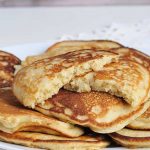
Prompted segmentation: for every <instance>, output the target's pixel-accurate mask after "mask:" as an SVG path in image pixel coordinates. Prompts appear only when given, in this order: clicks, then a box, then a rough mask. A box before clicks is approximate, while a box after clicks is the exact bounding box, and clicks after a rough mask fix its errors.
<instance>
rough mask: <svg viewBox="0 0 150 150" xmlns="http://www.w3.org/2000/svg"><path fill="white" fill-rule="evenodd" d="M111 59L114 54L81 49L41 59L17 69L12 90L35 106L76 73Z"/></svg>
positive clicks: (23, 100)
mask: <svg viewBox="0 0 150 150" xmlns="http://www.w3.org/2000/svg"><path fill="white" fill-rule="evenodd" d="M114 59H118V55H117V54H115V53H112V52H107V51H96V50H80V51H74V52H70V53H66V54H63V55H59V56H56V57H51V58H47V59H42V60H39V61H37V62H34V63H33V64H31V65H30V66H27V67H24V68H22V69H21V70H20V71H19V72H18V73H17V75H16V76H15V80H14V84H13V92H14V94H15V96H16V97H17V98H18V99H19V100H20V102H22V103H23V104H24V105H25V106H29V107H32V108H34V107H35V105H36V104H44V101H45V100H46V99H48V98H50V97H52V95H54V94H57V93H58V91H59V89H60V88H61V87H63V86H64V85H65V84H67V83H69V82H70V80H71V79H72V78H74V77H75V76H77V75H80V74H83V73H86V72H89V71H92V70H93V71H99V70H100V69H102V68H103V66H104V65H105V64H108V63H110V62H112V61H113V60H114Z"/></svg>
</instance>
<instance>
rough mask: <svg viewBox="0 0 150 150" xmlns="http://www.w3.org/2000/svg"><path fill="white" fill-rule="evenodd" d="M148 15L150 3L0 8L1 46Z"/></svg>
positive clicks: (72, 32)
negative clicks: (139, 4) (140, 4)
mask: <svg viewBox="0 0 150 150" xmlns="http://www.w3.org/2000/svg"><path fill="white" fill-rule="evenodd" d="M149 14H150V6H99V7H36V8H1V9H0V47H3V46H11V45H15V44H25V43H35V42H45V41H48V40H50V39H54V38H57V37H60V36H62V35H63V34H77V33H81V32H89V31H91V30H93V29H95V28H100V27H101V26H103V25H106V24H110V23H112V22H118V21H119V22H136V21H139V20H142V19H147V18H149Z"/></svg>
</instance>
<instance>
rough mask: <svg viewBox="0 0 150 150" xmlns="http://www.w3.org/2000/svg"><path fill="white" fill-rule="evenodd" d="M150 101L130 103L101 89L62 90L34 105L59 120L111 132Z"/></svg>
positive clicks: (131, 117)
mask: <svg viewBox="0 0 150 150" xmlns="http://www.w3.org/2000/svg"><path fill="white" fill-rule="evenodd" d="M149 106H150V102H148V103H145V104H143V105H141V106H139V107H136V108H134V107H131V106H130V105H129V104H127V103H126V102H125V101H124V100H123V99H121V98H118V97H115V96H113V95H110V94H108V93H102V92H88V93H75V92H70V91H67V90H61V91H60V92H59V93H58V94H57V95H55V96H53V97H52V98H51V99H48V100H47V101H46V103H45V105H44V106H37V107H36V108H35V109H37V110H38V111H40V112H42V113H44V114H46V115H54V116H55V117H58V118H59V119H60V120H67V121H70V122H71V123H75V124H79V125H83V126H88V127H90V128H91V129H92V130H94V131H95V132H99V133H110V132H114V131H117V130H119V129H121V128H123V127H124V126H126V125H127V124H128V123H129V122H131V121H132V120H133V119H135V118H137V117H138V116H140V115H141V114H142V113H143V112H144V111H145V110H146V109H147V108H148V107H149Z"/></svg>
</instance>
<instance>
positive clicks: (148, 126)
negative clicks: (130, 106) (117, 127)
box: [127, 107, 150, 130]
mask: <svg viewBox="0 0 150 150" xmlns="http://www.w3.org/2000/svg"><path fill="white" fill-rule="evenodd" d="M127 127H128V128H131V129H139V130H150V107H149V108H148V109H147V111H146V112H145V113H144V114H142V115H141V116H140V117H138V118H137V119H135V120H134V121H132V122H131V123H130V124H129V125H128V126H127Z"/></svg>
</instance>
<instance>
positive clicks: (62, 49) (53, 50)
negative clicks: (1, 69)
mask: <svg viewBox="0 0 150 150" xmlns="http://www.w3.org/2000/svg"><path fill="white" fill-rule="evenodd" d="M119 47H123V46H122V45H121V44H119V43H117V42H114V41H109V40H91V41H79V40H71V41H62V42H58V43H56V44H54V45H52V46H51V47H49V48H48V49H47V51H46V52H45V53H43V54H41V55H37V56H28V57H27V58H26V59H25V61H23V63H22V65H23V66H27V65H29V64H32V63H33V62H35V61H37V60H41V59H44V58H48V57H53V56H58V55H61V54H65V53H68V52H72V51H77V50H83V49H95V50H109V49H112V48H119Z"/></svg>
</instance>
